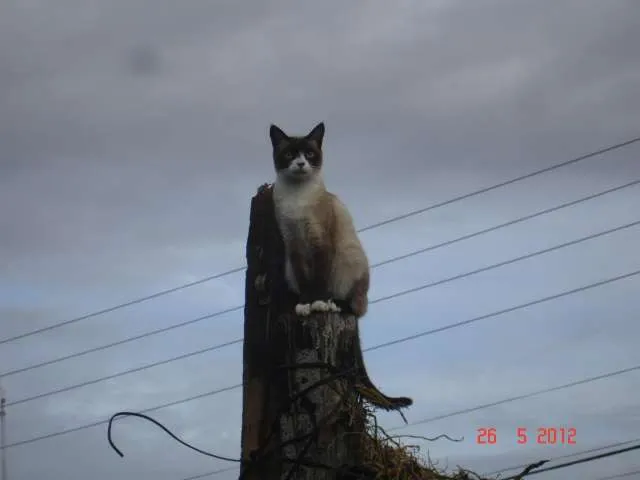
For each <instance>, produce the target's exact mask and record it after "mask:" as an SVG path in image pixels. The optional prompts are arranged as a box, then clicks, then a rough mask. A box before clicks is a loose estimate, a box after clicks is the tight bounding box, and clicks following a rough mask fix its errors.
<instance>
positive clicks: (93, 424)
mask: <svg viewBox="0 0 640 480" xmlns="http://www.w3.org/2000/svg"><path fill="white" fill-rule="evenodd" d="M639 274H640V270H636V271H635V272H630V273H627V274H624V275H619V276H617V277H612V278H608V279H606V280H601V281H599V282H596V283H592V284H589V285H584V286H582V287H578V288H575V289H573V290H567V291H564V292H561V293H557V294H555V295H551V296H549V297H545V298H540V299H538V300H534V301H531V302H527V303H523V304H520V305H517V306H515V307H510V308H507V309H503V310H499V311H497V312H493V313H490V314H487V315H482V316H480V317H475V318H472V319H469V320H466V321H463V322H458V323H457V324H453V325H449V326H446V327H441V328H436V329H433V330H429V331H426V332H422V333H419V334H416V335H412V336H410V337H405V338H404V339H399V340H395V341H392V342H387V343H385V344H380V345H376V346H373V347H370V348H366V349H364V350H363V351H365V352H366V351H370V350H377V349H379V348H383V347H387V346H390V345H397V344H399V343H403V342H407V341H411V340H414V339H416V338H419V337H422V336H426V335H429V334H432V333H437V332H440V331H443V330H446V329H449V328H454V326H461V325H468V324H470V323H472V322H474V321H478V320H481V319H486V318H490V317H495V316H498V315H501V314H504V313H507V312H513V311H516V310H520V309H524V308H527V307H529V306H532V305H536V304H540V303H543V302H547V301H551V300H555V299H558V298H560V297H563V296H567V295H571V294H573V293H577V292H582V291H585V290H588V289H592V288H597V287H601V286H603V285H605V284H608V283H612V282H615V281H618V280H622V279H624V278H630V277H633V276H636V275H639ZM635 369H640V365H638V366H636V367H632V368H630V369H626V370H624V371H623V370H620V371H617V372H612V373H610V374H606V375H605V376H613V375H619V374H622V373H625V372H626V371H631V370H635ZM605 376H600V377H598V378H593V379H591V380H589V379H587V380H588V381H595V380H596V379H600V378H605ZM580 383H588V382H587V381H581V382H580ZM240 387H242V384H241V383H240V384H236V385H230V386H227V387H224V388H220V389H216V390H213V391H209V392H205V393H201V394H197V395H193V396H190V397H187V398H185V399H182V400H176V401H173V402H169V403H164V404H161V405H156V406H155V407H150V408H147V409H145V410H142V411H140V412H139V413H149V412H153V411H156V410H161V409H163V408H168V407H172V406H175V405H180V404H184V403H188V402H191V401H194V400H198V399H201V398H205V397H211V396H214V395H218V394H219V393H222V392H226V391H230V390H235V389H236V388H240ZM554 388H555V389H558V388H559V387H554ZM529 395H530V394H529ZM510 401H513V400H510ZM489 406H492V405H489ZM485 408H487V407H485ZM462 413H466V412H461V413H459V414H462ZM427 420H429V419H427ZM429 421H431V420H429ZM106 423H107V421H105V420H101V421H97V422H93V423H89V424H85V425H81V426H78V427H74V428H70V429H66V430H61V431H58V432H54V433H49V434H46V435H41V436H38V437H33V438H30V439H27V440H21V441H18V442H14V443H11V444H9V445H7V446H6V448H12V447H17V446H20V445H26V444H29V443H34V442H38V441H40V440H46V439H49V438H54V437H58V436H61V435H66V434H68V433H73V432H78V431H80V430H85V429H87V428H91V427H95V426H98V425H104V424H106Z"/></svg>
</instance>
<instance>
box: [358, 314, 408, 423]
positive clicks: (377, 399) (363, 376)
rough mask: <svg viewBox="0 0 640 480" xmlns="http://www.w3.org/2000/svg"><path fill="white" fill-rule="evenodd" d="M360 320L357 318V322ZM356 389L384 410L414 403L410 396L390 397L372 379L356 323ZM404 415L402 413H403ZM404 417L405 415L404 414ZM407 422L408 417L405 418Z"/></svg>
mask: <svg viewBox="0 0 640 480" xmlns="http://www.w3.org/2000/svg"><path fill="white" fill-rule="evenodd" d="M357 321H358V320H356V322H357ZM356 335H357V340H356V342H357V343H356V345H355V347H356V352H355V354H356V358H355V360H356V369H357V370H356V382H355V389H356V391H357V392H358V393H359V394H360V396H362V398H364V399H365V400H367V401H368V402H369V403H370V404H372V405H373V406H374V407H378V408H382V409H383V410H387V411H389V410H398V411H399V410H400V409H402V408H407V407H410V406H411V405H413V400H412V399H411V398H409V397H389V396H388V395H385V394H384V393H382V392H381V391H380V390H379V389H378V387H376V386H375V384H374V383H373V382H372V381H371V379H370V378H369V374H368V373H367V369H366V367H365V365H364V356H363V355H362V346H361V344H360V332H359V325H358V324H356ZM401 415H402V413H401ZM403 418H404V415H403ZM405 422H406V419H405Z"/></svg>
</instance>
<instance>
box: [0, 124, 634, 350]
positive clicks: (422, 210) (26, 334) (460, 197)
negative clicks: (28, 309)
mask: <svg viewBox="0 0 640 480" xmlns="http://www.w3.org/2000/svg"><path fill="white" fill-rule="evenodd" d="M638 141H640V136H638V137H635V138H631V139H629V140H626V141H623V142H619V143H616V144H614V145H610V146H608V147H605V148H601V149H599V150H595V151H592V152H589V153H587V154H584V155H580V156H578V157H575V158H572V159H569V160H565V161H563V162H560V163H556V164H553V165H551V166H549V167H545V168H542V169H539V170H535V171H533V172H530V173H527V174H524V175H520V176H518V177H515V178H512V179H509V180H505V181H503V182H500V183H496V184H494V185H490V186H488V187H484V188H481V189H478V190H474V191H472V192H469V193H466V194H463V195H458V196H456V197H453V198H451V199H449V200H444V201H441V202H437V203H435V204H432V205H429V206H427V207H423V208H420V209H417V210H413V211H410V212H407V213H404V214H401V215H397V216H394V217H391V218H389V219H386V220H382V221H380V222H377V223H374V224H371V225H368V226H366V227H363V228H361V229H359V230H358V232H366V231H368V230H373V229H375V228H379V227H381V226H384V225H388V224H390V223H393V222H397V221H400V220H404V219H406V218H409V217H412V216H415V215H419V214H422V213H425V212H427V211H430V210H434V209H437V208H440V207H443V206H446V205H450V204H452V203H455V202H459V201H462V200H466V199H468V198H472V197H474V196H477V195H482V194H484V193H487V192H490V191H492V190H496V189H498V188H502V187H505V186H507V185H511V184H514V183H517V182H520V181H522V180H526V179H529V178H532V177H535V176H538V175H541V174H543V173H547V172H551V171H553V170H557V169H559V168H562V167H566V166H569V165H573V164H576V163H579V162H582V161H584V160H587V159H589V158H592V157H595V156H598V155H602V154H604V153H608V152H611V151H614V150H617V149H620V148H623V147H626V146H628V145H631V144H633V143H636V142H638ZM244 269H245V267H244V266H243V267H237V268H233V269H231V270H227V271H225V272H222V273H218V274H215V275H210V276H207V277H204V278H202V279H199V280H196V281H193V282H188V283H184V284H182V285H178V286H175V287H172V288H169V289H166V290H162V291H159V292H156V293H153V294H150V295H146V296H142V297H139V298H136V299H133V300H129V301H127V302H123V303H120V304H117V305H114V306H111V307H108V308H105V309H101V310H98V311H94V312H91V313H88V314H85V315H81V316H79V317H75V318H71V319H68V320H64V321H62V322H58V323H54V324H52V325H47V326H45V327H41V328H38V329H35V330H31V331H28V332H24V333H21V334H18V335H13V336H11V337H7V338H4V339H0V345H3V344H5V343H9V342H14V341H16V340H20V339H23V338H27V337H30V336H33V335H37V334H41V333H44V332H47V331H51V330H54V329H57V328H60V327H64V326H67V325H71V324H73V323H77V322H80V321H83V320H87V319H89V318H94V317H97V316H100V315H103V314H106V313H110V312H114V311H116V310H120V309H122V308H126V307H129V306H132V305H135V304H139V303H142V302H145V301H148V300H152V299H155V298H158V297H160V296H163V295H168V294H170V293H174V292H177V291H179V290H183V289H185V288H189V287H192V286H194V285H198V284H202V283H205V282H208V281H211V280H214V279H218V278H222V277H224V276H227V275H231V274H233V273H238V272H240V271H242V270H244Z"/></svg>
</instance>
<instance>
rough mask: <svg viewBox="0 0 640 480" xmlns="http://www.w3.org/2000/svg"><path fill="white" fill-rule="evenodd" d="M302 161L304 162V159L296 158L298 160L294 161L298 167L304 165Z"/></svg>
mask: <svg viewBox="0 0 640 480" xmlns="http://www.w3.org/2000/svg"><path fill="white" fill-rule="evenodd" d="M304 163H305V162H304V160H298V161H297V162H296V165H297V166H298V167H300V168H302V167H304Z"/></svg>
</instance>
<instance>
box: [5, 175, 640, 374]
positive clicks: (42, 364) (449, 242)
mask: <svg viewBox="0 0 640 480" xmlns="http://www.w3.org/2000/svg"><path fill="white" fill-rule="evenodd" d="M638 184H640V179H639V180H633V181H631V182H627V183H625V184H622V185H618V186H615V187H612V188H608V189H606V190H602V191H600V192H597V193H594V194H591V195H587V196H584V197H581V198H578V199H575V200H571V201H568V202H564V203H562V204H559V205H556V206H553V207H551V208H546V209H543V210H539V211H537V212H534V213H531V214H528V215H524V216H521V217H518V218H515V219H513V220H509V221H507V222H503V223H500V224H497V225H493V226H491V227H488V228H484V229H481V230H477V231H475V232H472V233H469V234H465V235H461V236H458V237H455V238H453V239H450V240H446V241H443V242H440V243H437V244H434V245H430V246H428V247H424V248H421V249H418V250H415V251H412V252H409V253H406V254H402V255H398V256H395V257H392V258H389V259H386V260H383V261H380V262H377V263H374V264H372V265H371V268H372V269H374V268H377V267H380V266H383V265H388V264H390V263H394V262H397V261H401V260H405V259H407V258H410V257H413V256H416V255H420V254H423V253H427V252H430V251H434V250H437V249H439V248H443V247H447V246H450V245H453V244H455V243H458V242H461V241H465V240H469V239H471V238H475V237H478V236H480V235H484V234H487V233H490V232H495V231H497V230H499V229H501V228H505V227H509V226H512V225H515V224H518V223H522V222H525V221H528V220H531V219H533V218H537V217H541V216H544V215H548V214H550V213H553V212H557V211H559V210H561V209H565V208H569V207H571V206H575V205H578V204H581V203H584V202H587V201H590V200H594V199H596V198H600V197H602V196H605V195H608V194H610V193H614V192H619V191H621V190H624V189H627V188H630V187H634V186H637V185H638ZM243 308H244V305H237V306H234V307H230V308H226V309H223V310H219V311H217V312H214V313H210V314H207V315H202V316H199V317H196V318H193V319H190V320H187V321H184V322H180V323H177V324H173V325H169V326H167V327H163V328H158V329H155V330H151V331H148V332H145V333H142V334H139V335H134V336H130V337H126V338H124V339H121V340H118V341H115V342H112V343H108V344H105V345H100V346H97V347H93V348H89V349H85V350H81V351H79V352H75V353H71V354H68V355H63V356H60V357H57V358H54V359H51V360H46V361H43V362H40V363H36V364H33V365H28V366H26V367H20V368H16V369H13V370H10V371H7V372H3V373H1V374H0V377H8V376H11V375H17V374H20V373H24V372H27V371H30V370H34V369H37V368H42V367H45V366H49V365H54V364H56V363H60V362H63V361H66V360H71V359H74V358H79V357H82V356H85V355H89V354H91V353H96V352H99V351H103V350H107V349H110V348H113V347H117V346H120V345H124V344H127V343H130V342H134V341H138V340H142V339H143V338H148V337H151V336H154V335H159V334H161V333H166V332H168V331H171V330H175V329H178V328H183V327H187V326H189V325H193V324H195V323H199V322H202V321H204V320H208V319H211V318H215V317H218V316H221V315H225V314H227V313H232V312H237V311H241V310H242V309H243ZM241 341H242V339H238V340H233V341H230V342H225V343H221V344H219V345H216V346H213V347H209V348H207V349H203V350H200V351H198V352H194V354H198V353H204V352H206V351H211V350H216V349H218V348H221V347H224V346H228V345H233V344H237V343H240V342H241Z"/></svg>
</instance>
